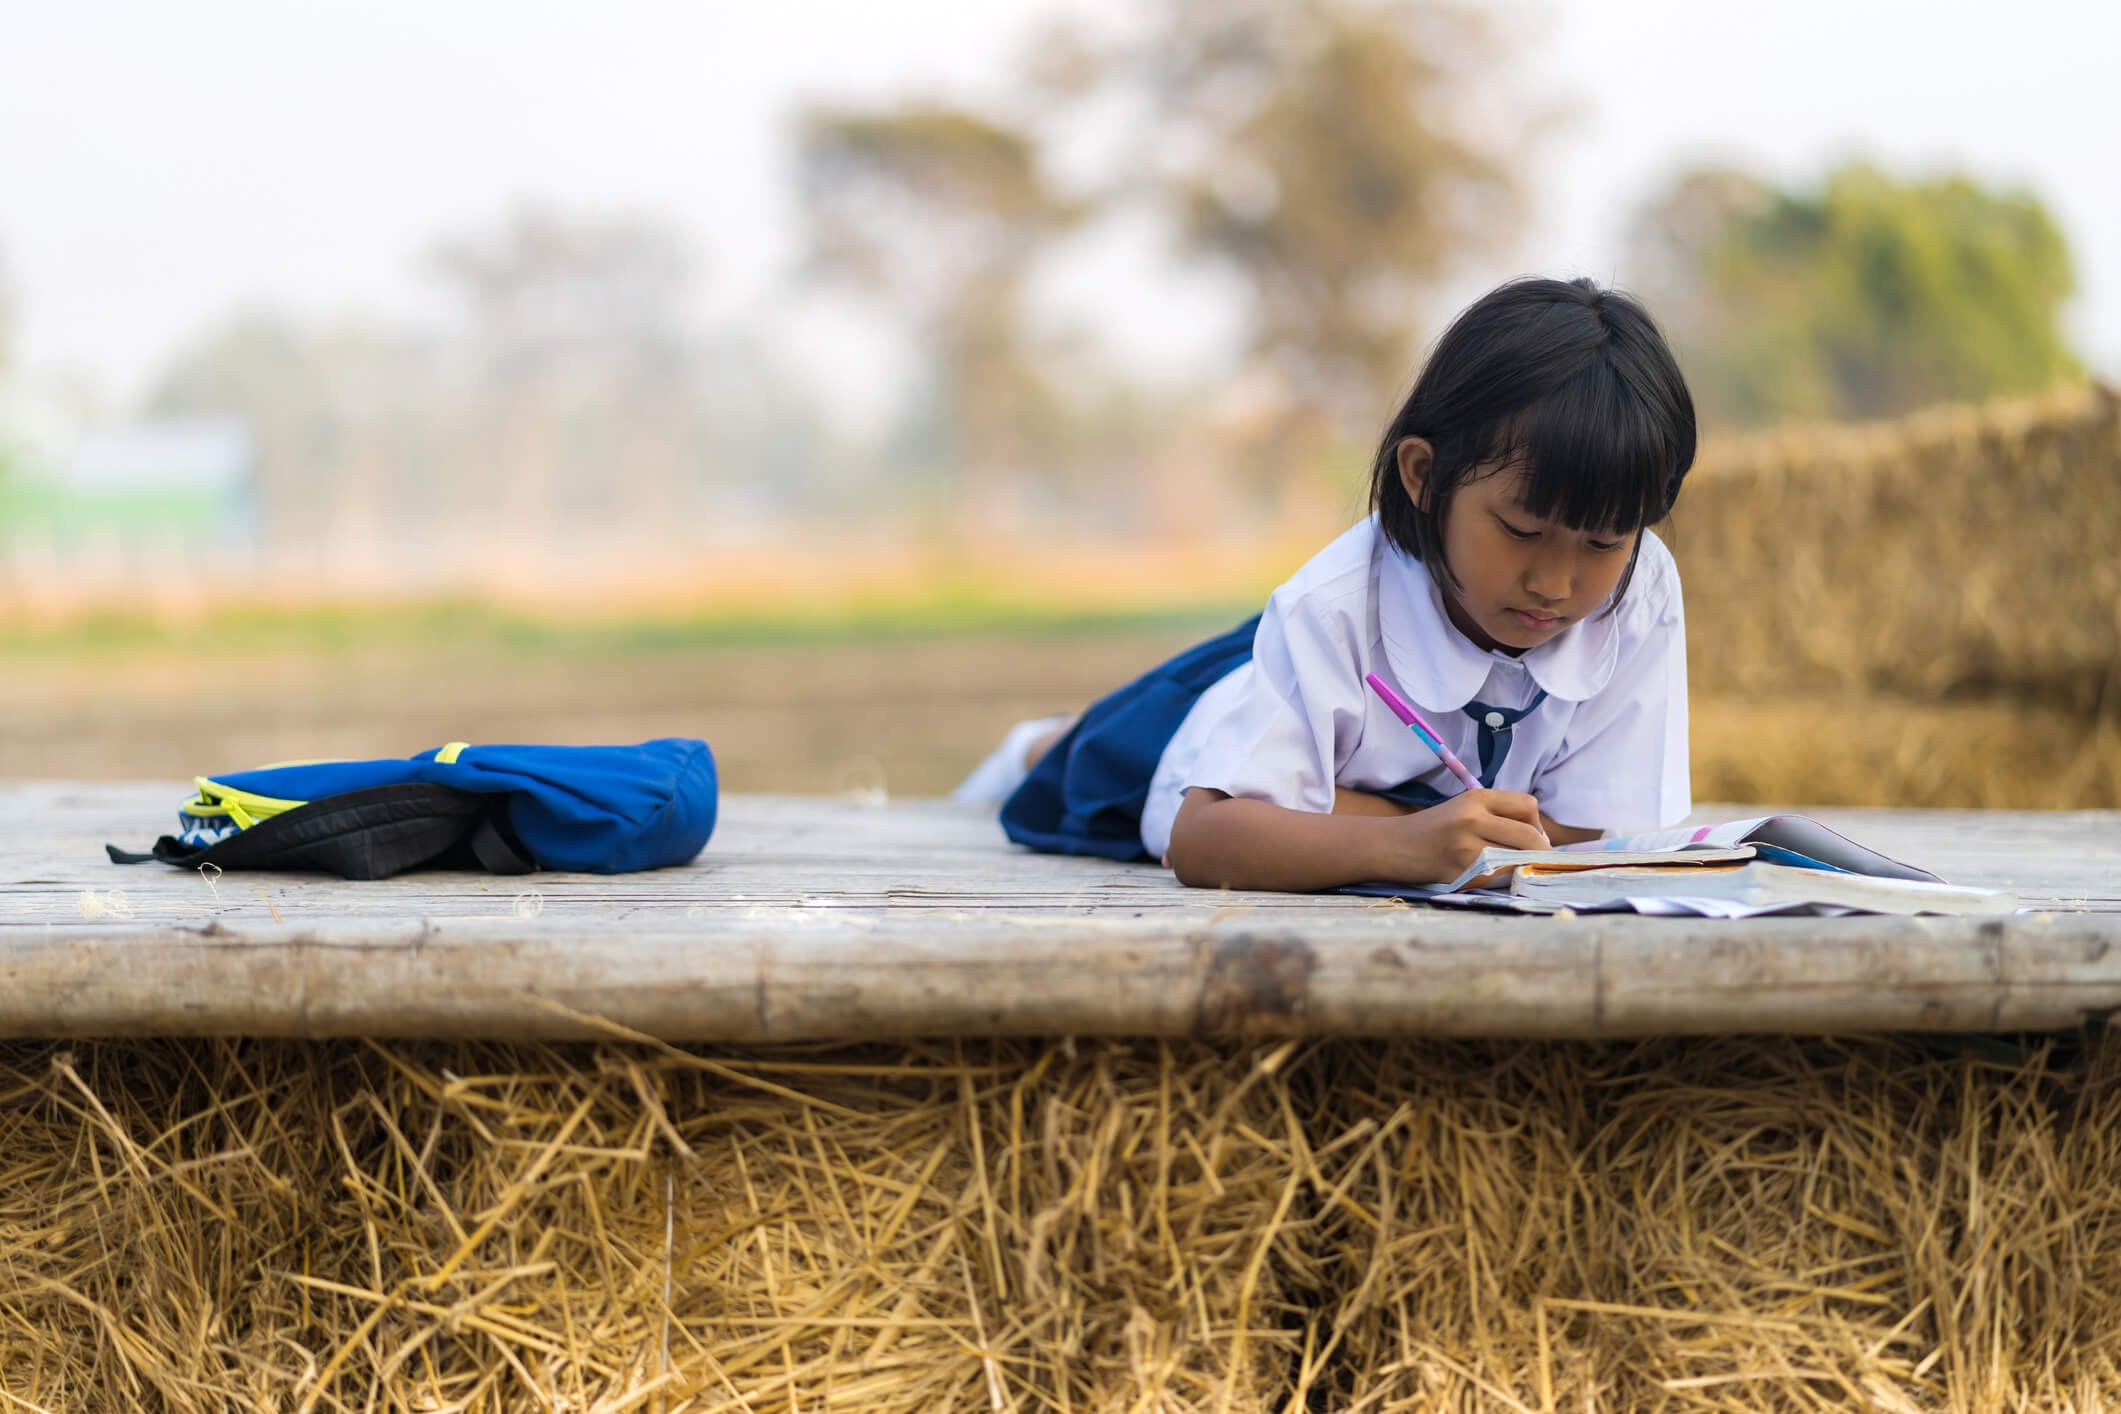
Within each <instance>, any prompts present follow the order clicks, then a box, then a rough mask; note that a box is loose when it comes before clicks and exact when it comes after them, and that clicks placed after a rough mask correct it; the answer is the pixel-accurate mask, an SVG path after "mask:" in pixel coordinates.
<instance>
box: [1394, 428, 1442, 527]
mask: <svg viewBox="0 0 2121 1414" xmlns="http://www.w3.org/2000/svg"><path fill="white" fill-rule="evenodd" d="M1397 452H1398V456H1399V484H1400V485H1401V486H1402V487H1404V488H1405V489H1406V493H1407V499H1408V500H1409V501H1412V502H1413V503H1414V506H1415V508H1416V509H1417V510H1422V511H1426V510H1428V508H1429V468H1430V467H1431V466H1433V465H1435V463H1436V449H1435V448H1434V447H1432V446H1430V445H1429V439H1428V438H1426V437H1402V438H1400V440H1399V446H1398V448H1397Z"/></svg>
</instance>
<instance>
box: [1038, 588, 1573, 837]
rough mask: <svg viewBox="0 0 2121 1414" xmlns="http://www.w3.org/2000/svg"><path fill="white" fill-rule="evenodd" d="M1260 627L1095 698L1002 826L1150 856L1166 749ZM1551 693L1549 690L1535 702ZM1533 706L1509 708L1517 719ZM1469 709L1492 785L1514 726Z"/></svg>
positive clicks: (1388, 793) (1245, 653)
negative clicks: (1494, 724) (1153, 804)
mask: <svg viewBox="0 0 2121 1414" xmlns="http://www.w3.org/2000/svg"><path fill="white" fill-rule="evenodd" d="M1258 631H1259V615H1257V614H1254V615H1253V616H1252V617H1251V618H1249V619H1247V620H1245V621H1244V622H1243V623H1241V624H1239V625H1238V626H1237V627H1236V628H1233V629H1231V630H1230V631H1229V632H1228V633H1226V634H1224V635H1222V636H1221V637H1220V638H1211V639H1209V640H1208V641H1207V642H1206V643H1202V644H1197V645H1195V646H1194V647H1192V648H1188V649H1187V650H1186V651H1185V652H1183V653H1181V654H1179V655H1178V656H1177V657H1176V658H1173V659H1172V660H1171V661H1170V662H1168V663H1165V664H1164V665H1163V666H1162V667H1158V668H1152V669H1150V670H1149V671H1148V672H1146V673H1144V674H1142V675H1141V676H1140V677H1138V678H1136V679H1135V680H1134V681H1133V682H1130V683H1128V684H1127V685H1126V686H1125V687H1123V688H1121V689H1119V690H1118V691H1117V692H1114V693H1110V694H1108V695H1107V696H1104V697H1101V698H1099V699H1098V700H1097V701H1096V702H1094V703H1092V704H1091V705H1090V707H1089V708H1088V709H1087V710H1086V711H1085V712H1084V713H1083V715H1082V716H1081V717H1080V718H1079V719H1077V721H1076V723H1075V725H1074V726H1072V727H1070V728H1069V729H1068V733H1067V735H1065V736H1063V737H1062V738H1061V739H1060V740H1059V741H1057V742H1055V743H1054V744H1053V748H1052V750H1050V751H1048V752H1047V753H1046V754H1045V755H1044V756H1042V757H1040V758H1039V763H1038V764H1037V765H1036V766H1034V767H1032V768H1031V774H1030V775H1028V776H1026V777H1025V778H1024V783H1023V784H1022V785H1020V786H1018V787H1017V788H1016V790H1015V791H1014V792H1013V793H1012V794H1011V795H1010V797H1009V798H1008V799H1007V800H1005V801H1003V802H1002V831H1003V833H1004V834H1006V835H1008V836H1009V838H1010V839H1012V840H1014V841H1015V842H1016V843H1018V844H1020V845H1026V846H1028V847H1030V848H1032V849H1035V850H1039V851H1041V852H1042V853H1046V854H1089V855H1096V856H1098V857H1100V858H1104V859H1117V860H1122V861H1128V860H1137V859H1147V858H1149V854H1148V851H1146V850H1144V849H1143V848H1142V838H1141V835H1142V806H1143V805H1144V804H1145V803H1146V802H1147V800H1148V798H1149V782H1150V780H1151V779H1152V778H1153V777H1154V776H1155V775H1156V767H1157V763H1158V762H1160V761H1161V760H1163V755H1164V748H1165V747H1167V746H1169V745H1170V744H1171V738H1172V737H1174V736H1176V735H1177V734H1178V728H1179V725H1180V724H1181V723H1183V722H1184V721H1185V720H1186V714H1187V713H1188V712H1191V711H1192V710H1193V704H1194V703H1196V702H1198V701H1200V697H1201V694H1202V693H1204V692H1206V691H1207V690H1208V689H1209V688H1211V687H1213V686H1215V684H1216V683H1218V682H1220V681H1222V679H1223V677H1224V676H1225V675H1226V674H1228V673H1229V672H1230V670H1231V669H1233V668H1236V667H1240V666H1242V665H1243V664H1245V663H1249V662H1251V661H1252V638H1253V635H1254V634H1256V633H1257V632H1258ZM1545 698H1546V693H1544V692H1541V693H1540V694H1539V696H1538V697H1537V698H1535V699H1533V702H1532V707H1536V706H1538V705H1539V703H1540V702H1541V701H1543V700H1545ZM1532 707H1524V708H1520V709H1516V710H1513V711H1506V712H1503V713H1501V715H1502V717H1503V718H1504V719H1505V721H1506V722H1508V723H1509V724H1511V725H1514V724H1515V722H1516V720H1517V719H1518V718H1520V717H1522V716H1523V715H1524V714H1525V713H1526V712H1529V711H1531V710H1532ZM1465 710H1466V712H1467V713H1468V714H1469V715H1471V716H1473V717H1474V719H1475V720H1476V721H1479V722H1480V723H1481V728H1480V764H1481V780H1482V782H1483V784H1486V785H1493V784H1494V783H1495V775H1496V772H1497V771H1498V770H1500V769H1501V766H1502V758H1503V757H1504V756H1505V755H1507V754H1508V751H1509V727H1508V726H1505V727H1504V728H1503V729H1502V730H1500V731H1497V730H1495V729H1494V728H1491V727H1489V726H1488V725H1487V718H1488V717H1489V715H1490V714H1491V713H1492V712H1493V711H1494V710H1495V709H1492V708H1490V707H1489V706H1488V705H1487V704H1486V703H1482V702H1473V703H1468V704H1467V706H1466V708H1465ZM1373 793H1374V794H1377V795H1381V796H1383V797H1384V798H1385V799H1387V800H1395V801H1398V802H1399V803H1400V804H1402V805H1414V806H1429V805H1435V804H1437V803H1439V802H1440V801H1442V800H1444V799H1446V798H1447V797H1445V795H1444V794H1443V793H1442V792H1441V791H1438V790H1437V789H1436V788H1435V787H1433V786H1430V785H1427V784H1425V783H1424V782H1422V781H1420V780H1418V779H1417V780H1410V781H1407V782H1405V783H1403V784H1401V785H1398V786H1395V787H1393V788H1391V789H1389V790H1380V791H1373Z"/></svg>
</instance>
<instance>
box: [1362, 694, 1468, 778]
mask: <svg viewBox="0 0 2121 1414" xmlns="http://www.w3.org/2000/svg"><path fill="white" fill-rule="evenodd" d="M1363 681H1364V682H1366V683H1368V684H1369V685H1370V691H1372V692H1374V693H1376V694H1377V695H1378V697H1380V698H1381V699H1383V701H1384V704H1385V706H1387V707H1389V708H1391V709H1392V715H1393V716H1395V717H1397V718H1399V720H1400V721H1402V722H1405V723H1406V724H1407V725H1408V726H1410V727H1412V728H1413V729H1414V735H1416V736H1418V737H1420V738H1421V740H1422V744H1423V745H1424V746H1426V747H1428V748H1429V750H1431V751H1433V752H1435V753H1436V755H1437V756H1438V757H1439V758H1440V759H1441V760H1442V761H1443V764H1444V765H1445V766H1446V767H1448V768H1449V769H1450V772H1451V774H1452V775H1454V776H1456V777H1458V779H1460V780H1461V781H1464V782H1465V783H1466V789H1467V790H1480V789H1482V788H1483V787H1482V786H1481V784H1480V779H1479V777H1477V776H1475V775H1474V774H1473V773H1472V772H1471V771H1468V770H1467V769H1466V763H1465V762H1463V761H1461V760H1459V759H1458V758H1457V756H1455V755H1453V754H1452V752H1451V748H1450V747H1448V746H1445V745H1444V744H1443V738H1442V737H1440V736H1438V735H1437V734H1436V728H1434V727H1432V726H1430V725H1429V724H1428V723H1427V722H1425V721H1423V720H1422V718H1421V713H1419V712H1417V711H1415V710H1414V708H1413V706H1412V704H1410V703H1408V702H1407V701H1406V700H1405V699H1404V698H1402V697H1401V696H1400V695H1399V694H1398V693H1396V692H1394V691H1393V690H1392V689H1391V688H1389V687H1386V686H1385V684H1384V679H1382V678H1380V677H1378V676H1377V674H1375V673H1365V674H1364V675H1363Z"/></svg>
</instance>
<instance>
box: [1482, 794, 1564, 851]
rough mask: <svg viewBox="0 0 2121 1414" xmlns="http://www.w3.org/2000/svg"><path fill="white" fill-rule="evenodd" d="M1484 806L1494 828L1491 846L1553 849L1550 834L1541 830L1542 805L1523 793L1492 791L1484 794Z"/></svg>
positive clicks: (1489, 838) (1490, 836)
mask: <svg viewBox="0 0 2121 1414" xmlns="http://www.w3.org/2000/svg"><path fill="white" fill-rule="evenodd" d="M1481 796H1482V800H1481V803H1482V804H1483V805H1485V806H1486V807H1487V808H1488V813H1489V815H1490V816H1491V818H1492V822H1493V826H1494V828H1493V829H1492V830H1491V831H1488V832H1486V833H1487V839H1488V840H1489V842H1490V843H1493V844H1498V845H1501V846H1502V847H1503V848H1504V849H1552V848H1553V847H1554V846H1553V842H1552V841H1550V840H1549V839H1548V838H1547V832H1546V831H1545V830H1544V829H1542V828H1540V824H1539V802H1538V801H1537V800H1534V799H1533V798H1532V797H1531V796H1529V795H1526V794H1524V793H1523V792H1522V791H1514V790H1490V791H1482V792H1481Z"/></svg>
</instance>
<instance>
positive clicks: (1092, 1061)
mask: <svg viewBox="0 0 2121 1414" xmlns="http://www.w3.org/2000/svg"><path fill="white" fill-rule="evenodd" d="M2117 1074H2121V1064H2117V1062H2116V1060H2115V1056H2114V1051H2113V1048H2112V1047H2106V1048H2104V1049H2103V1050H2102V1048H2101V1047H2100V1046H2099V1045H2098V1044H2097V1039H2096V1037H2090V1038H2084V1039H2082V1040H2080V1039H2079V1038H2066V1039H2062V1040H2041V1041H2038V1042H2035V1043H2031V1044H2030V1045H2029V1046H2028V1047H2026V1048H2025V1049H2022V1050H2021V1049H2019V1048H2018V1047H2016V1046H2015V1045H2012V1044H2010V1043H2005V1042H1996V1041H1982V1042H1973V1043H1968V1047H1967V1048H1961V1047H1959V1046H1956V1045H1947V1044H1939V1043H1929V1044H1920V1043H1917V1042H1914V1041H1909V1040H1893V1039H1869V1040H1852V1041H1813V1040H1796V1039H1776V1038H1744V1039H1715V1040H1695V1041H1659V1042H1652V1043H1644V1044H1637V1045H1590V1044H1555V1043H1542V1044H1526V1043H1511V1044H1463V1043H1452V1044H1445V1043H1423V1042H1389V1043H1387V1042H1379V1043H1358V1042H1333V1043H1324V1044H1314V1043H1296V1042H1286V1043H1281V1044H1278V1045H1275V1046H1271V1047H1255V1046H1245V1045H1237V1044H1228V1045H1210V1044H1176V1045H1172V1044H1159V1043H1154V1042H1141V1043H1104V1042H1101V1043H1096V1044H1087V1043H1083V1044H1077V1043H1070V1042H1066V1041H1054V1042H992V1043H978V1044H969V1043H968V1044H964V1045H933V1046H922V1045H904V1046H894V1047H877V1048H865V1049H844V1048H843V1049H835V1050H813V1051H803V1050H793V1049H788V1050H777V1051H772V1052H763V1053H762V1052H752V1053H746V1054H737V1053H730V1052H723V1051H711V1050H697V1051H695V1050H685V1049H678V1048H671V1047H662V1046H654V1045H599V1046H571V1047H546V1046H500V1045H478V1046H473V1045H441V1044H426V1045H402V1044H392V1045H388V1046H384V1045H363V1044H360V1043H336V1044H291V1043H279V1042H272V1043H267V1042H250V1041H200V1042H127V1043H122V1044H121V1043H96V1044H86V1043H84V1044H76V1045H73V1046H63V1045H55V1044H36V1045H28V1044H20V1043H15V1044H10V1045H7V1046H5V1047H4V1048H0V1406H4V1407H7V1408H10V1409H44V1410H85V1409H93V1410H105V1409H155V1410H186V1411H189V1410H201V1411H203V1410H224V1409H272V1410H284V1409H314V1410H333V1411H338V1410H426V1411H437V1410H503V1409H506V1410H517V1409H522V1410H533V1409H542V1410H710V1409H726V1410H738V1409H742V1410H754V1411H787V1414H794V1411H798V1410H829V1409H849V1410H854V1409H858V1410H886V1411H888V1410H909V1411H910V1410H923V1411H927V1410H943V1411H948V1410H988V1411H992V1410H1021V1411H1084V1414H1088V1411H1108V1410H1142V1411H1151V1410H1154V1411H1192V1410H1231V1411H1265V1410H1289V1411H1307V1410H1313V1409H1333V1410H1349V1409H1361V1410H1380V1411H1382V1410H1428V1409H1461V1408H1471V1409H1530V1410H1570V1411H1576V1410H1583V1409H1670V1410H1709V1409H1758V1408H1789V1409H1809V1408H1818V1409H1825V1408H1833V1409H1841V1408H1848V1407H1852V1406H1853V1407H1866V1408H1876V1409H1887V1410H1968V1411H1973V1410H2015V1409H2043V1410H2045V1409H2083V1410H2091V1409H2099V1408H2107V1407H2113V1406H2114V1405H2115V1404H2117V1403H2121V1182H2117V1180H2121V1086H2117V1085H2116V1083H2115V1081H2116V1079H2117Z"/></svg>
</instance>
